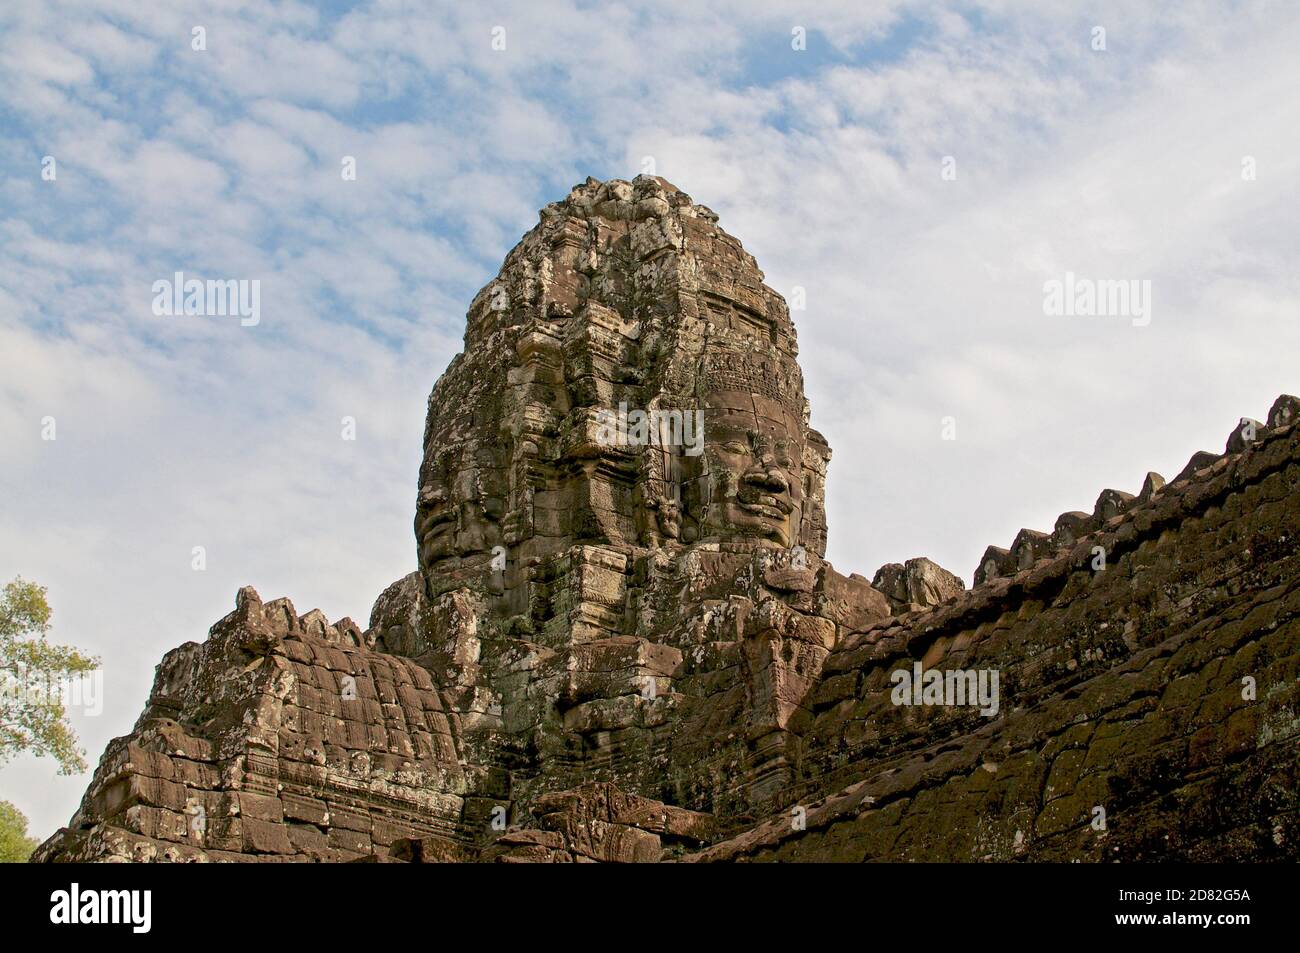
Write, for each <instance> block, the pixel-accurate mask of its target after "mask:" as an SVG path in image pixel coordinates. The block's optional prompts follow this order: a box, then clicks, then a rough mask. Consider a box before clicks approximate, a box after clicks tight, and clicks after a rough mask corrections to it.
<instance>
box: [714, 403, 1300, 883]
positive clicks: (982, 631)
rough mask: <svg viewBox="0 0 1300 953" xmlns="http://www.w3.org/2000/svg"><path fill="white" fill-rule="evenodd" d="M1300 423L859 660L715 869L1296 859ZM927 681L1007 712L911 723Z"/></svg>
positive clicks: (957, 712) (1213, 461) (1153, 495)
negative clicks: (945, 680)
mask: <svg viewBox="0 0 1300 953" xmlns="http://www.w3.org/2000/svg"><path fill="white" fill-rule="evenodd" d="M1294 406H1295V405H1294V404H1293V403H1291V402H1290V399H1283V400H1281V401H1279V404H1278V405H1277V406H1275V408H1274V411H1273V414H1272V415H1271V417H1270V421H1271V422H1272V423H1273V424H1275V425H1277V426H1275V427H1274V428H1273V429H1272V430H1265V429H1263V426H1262V425H1261V429H1260V432H1259V433H1258V436H1257V438H1256V440H1255V442H1253V443H1252V444H1250V445H1249V446H1248V447H1247V448H1245V449H1244V451H1243V452H1239V453H1236V454H1230V455H1226V456H1223V457H1222V458H1213V457H1210V456H1208V455H1207V456H1201V455H1198V457H1197V458H1194V461H1193V462H1194V463H1197V464H1200V465H1201V466H1200V467H1199V468H1191V470H1190V472H1187V473H1185V474H1184V475H1183V476H1181V477H1180V478H1179V479H1178V480H1176V481H1175V482H1174V483H1172V484H1171V485H1169V486H1166V487H1163V488H1162V489H1159V490H1155V491H1153V492H1150V493H1147V494H1144V495H1143V496H1144V498H1136V497H1130V498H1129V499H1128V500H1126V501H1124V503H1123V505H1122V506H1121V507H1120V509H1119V510H1118V511H1117V512H1115V513H1114V515H1112V516H1110V517H1109V518H1107V519H1106V520H1105V521H1104V522H1100V521H1099V522H1100V525H1099V526H1098V527H1097V528H1096V529H1094V530H1093V531H1092V532H1090V533H1088V534H1087V535H1084V536H1081V537H1079V538H1078V539H1076V540H1075V541H1074V542H1073V543H1072V544H1067V545H1062V546H1061V548H1060V549H1059V550H1056V551H1055V552H1047V553H1044V554H1043V555H1041V556H1040V557H1039V558H1038V559H1036V560H1034V561H1033V562H1031V563H1029V564H1028V565H1026V567H1025V568H1024V569H1022V570H1020V571H1019V572H1016V573H1015V574H1014V575H1006V576H998V577H994V578H991V579H989V580H988V581H987V582H985V583H984V584H983V585H981V586H978V587H977V588H976V589H974V590H973V591H971V592H969V593H966V594H964V595H962V596H959V597H958V598H956V599H954V600H952V601H950V602H948V603H946V604H945V605H942V606H940V607H938V608H934V609H930V610H927V611H923V612H919V613H911V614H909V615H905V616H902V617H894V618H890V619H887V620H882V621H880V622H878V623H876V624H875V625H873V626H872V627H870V628H868V629H866V630H865V631H863V632H861V633H859V634H856V635H854V636H852V637H850V638H849V639H847V640H845V641H844V642H843V643H842V644H840V645H839V646H838V647H837V648H836V650H835V651H834V652H833V653H832V654H831V656H830V658H828V659H827V661H826V664H825V665H824V667H823V672H822V675H823V677H822V680H821V683H820V684H819V685H818V687H817V688H816V689H815V690H814V691H813V693H812V696H811V700H810V701H809V703H808V705H807V708H808V710H809V714H808V715H807V716H805V717H804V718H803V719H802V720H801V722H800V723H799V724H797V725H795V726H794V727H795V729H796V731H798V732H799V733H800V735H801V737H802V740H803V747H804V757H803V759H802V761H801V762H800V764H799V766H798V774H799V780H798V781H797V782H796V783H795V784H793V785H792V786H791V787H790V788H789V789H788V790H787V791H786V792H785V794H784V796H783V799H782V801H783V803H782V805H781V809H780V810H779V811H778V812H777V813H775V814H774V815H773V816H771V817H770V818H769V819H768V820H767V821H765V822H764V823H763V824H760V825H758V826H756V827H755V828H754V829H752V830H749V831H746V832H744V833H742V834H739V835H737V836H735V837H732V838H730V839H728V840H726V841H725V842H723V843H720V844H717V845H715V846H713V847H711V848H710V849H708V850H706V851H704V852H703V853H702V854H701V855H699V858H698V859H701V860H737V859H753V860H849V861H861V860H870V859H877V860H879V859H888V860H928V861H935V860H957V861H971V860H1015V859H1028V860H1123V861H1134V860H1169V859H1180V860H1191V861H1198V860H1230V859H1242V860H1249V859H1258V860H1262V859H1269V858H1291V859H1294V858H1296V857H1298V856H1300V846H1298V845H1300V825H1298V824H1297V809H1298V808H1300V794H1298V793H1297V792H1300V783H1298V782H1300V777H1297V774H1298V773H1300V772H1298V771H1297V762H1298V759H1297V744H1298V743H1300V689H1298V687H1297V679H1298V678H1300V618H1298V616H1300V552H1298V549H1297V545H1296V541H1297V539H1298V538H1300V428H1296V427H1295V426H1290V425H1285V421H1286V420H1288V419H1290V418H1291V414H1290V413H1288V411H1289V410H1290V409H1293V408H1294ZM1234 433H1235V431H1234ZM1229 446H1232V444H1231V443H1230V445H1229ZM1094 547H1101V549H1102V551H1104V554H1105V564H1104V568H1094V566H1100V565H1101V563H1100V562H1099V560H1098V555H1100V553H1099V552H1098V551H1097V550H1096V549H1095V548H1094ZM916 662H920V663H921V664H922V666H923V667H924V668H925V669H936V670H945V671H946V670H971V669H975V670H978V669H986V670H996V671H998V672H999V673H1000V694H1001V699H1000V703H1001V706H1000V711H999V712H998V714H997V715H996V716H995V717H992V718H986V717H984V716H982V715H981V714H979V713H978V712H977V711H975V710H974V709H972V708H969V707H944V706H934V707H927V706H900V705H895V704H893V702H892V700H891V691H892V689H893V687H894V683H893V682H892V681H891V675H892V673H893V672H895V671H898V670H900V669H905V670H910V669H912V667H913V665H914V664H915V663H916ZM1099 809H1100V811H1099ZM1100 812H1104V818H1103V815H1102V814H1101V813H1100ZM1103 820H1104V829H1102V824H1103Z"/></svg>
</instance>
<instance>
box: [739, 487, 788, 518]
mask: <svg viewBox="0 0 1300 953" xmlns="http://www.w3.org/2000/svg"><path fill="white" fill-rule="evenodd" d="M736 502H737V503H739V504H740V505H741V506H743V507H745V508H747V509H753V510H754V511H755V512H758V511H760V510H770V511H774V512H775V513H776V514H777V516H776V518H777V519H781V518H784V517H786V516H788V515H789V514H790V513H791V512H792V511H793V510H794V504H793V503H791V502H790V501H789V500H788V499H787V498H786V496H785V494H780V495H777V494H774V493H761V492H757V491H755V490H754V489H753V488H751V487H742V488H741V490H740V492H739V493H737V494H736Z"/></svg>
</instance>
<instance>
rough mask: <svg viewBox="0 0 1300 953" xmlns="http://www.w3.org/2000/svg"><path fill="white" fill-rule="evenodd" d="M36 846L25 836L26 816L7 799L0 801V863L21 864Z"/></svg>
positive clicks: (33, 840) (32, 840) (33, 839)
mask: <svg viewBox="0 0 1300 953" xmlns="http://www.w3.org/2000/svg"><path fill="white" fill-rule="evenodd" d="M36 847H37V841H36V838H34V837H28V836H27V818H26V817H24V816H23V812H22V811H20V810H18V808H16V807H14V806H13V805H12V804H10V803H9V802H8V801H0V864H23V863H26V862H27V858H29V857H31V856H32V851H34V850H35V849H36Z"/></svg>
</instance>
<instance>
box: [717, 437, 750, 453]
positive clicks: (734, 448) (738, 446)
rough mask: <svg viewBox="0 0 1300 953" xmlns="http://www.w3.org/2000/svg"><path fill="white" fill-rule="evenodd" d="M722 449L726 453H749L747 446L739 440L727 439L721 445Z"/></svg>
mask: <svg viewBox="0 0 1300 953" xmlns="http://www.w3.org/2000/svg"><path fill="white" fill-rule="evenodd" d="M722 449H723V450H725V451H727V453H749V447H747V446H745V445H744V444H743V443H741V442H740V441H739V440H728V441H727V442H726V443H724V444H723V445H722Z"/></svg>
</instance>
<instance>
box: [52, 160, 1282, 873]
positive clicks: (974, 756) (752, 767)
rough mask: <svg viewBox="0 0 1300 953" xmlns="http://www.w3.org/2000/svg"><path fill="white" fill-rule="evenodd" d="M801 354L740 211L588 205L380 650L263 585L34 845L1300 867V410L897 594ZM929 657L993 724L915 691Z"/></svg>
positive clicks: (679, 201) (538, 283)
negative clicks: (838, 496) (818, 417)
mask: <svg viewBox="0 0 1300 953" xmlns="http://www.w3.org/2000/svg"><path fill="white" fill-rule="evenodd" d="M797 353H798V351H797V346H796V343H795V329H794V327H793V324H792V323H791V321H790V316H789V312H788V310H787V308H786V305H785V302H784V301H783V300H782V299H781V297H780V296H779V295H777V294H776V293H775V292H773V291H772V290H771V289H770V288H768V287H767V286H766V285H764V284H763V276H762V273H761V272H760V271H759V270H758V267H757V265H756V263H755V261H754V259H753V258H752V257H751V256H750V255H749V254H747V253H746V252H745V251H744V249H743V248H742V247H741V245H740V243H739V242H738V241H736V240H735V239H734V238H732V237H731V236H729V235H728V234H726V232H724V231H723V230H722V229H720V228H719V227H718V226H717V217H716V216H715V215H714V214H713V213H712V212H711V211H709V210H708V209H707V208H705V207H704V206H701V205H698V204H695V203H694V202H693V201H692V200H691V199H690V197H689V196H687V195H686V194H685V193H683V192H681V191H680V190H678V189H677V188H675V187H674V186H672V185H670V184H669V183H667V182H665V181H664V180H662V179H659V178H655V177H650V176H640V177H638V178H637V179H636V180H634V181H633V182H623V181H619V180H611V181H609V182H604V183H602V182H597V181H595V180H592V179H588V180H587V182H585V183H584V184H582V185H579V186H577V187H575V188H574V190H573V191H572V192H571V193H570V195H569V196H568V198H567V199H565V201H563V202H560V203H555V204H552V205H548V206H547V207H546V208H545V209H543V210H542V213H541V220H540V222H539V224H538V225H537V226H536V227H535V228H534V229H533V230H532V231H530V232H529V233H528V234H527V235H525V236H524V238H523V239H522V240H521V242H520V243H519V244H518V245H517V246H516V247H515V248H514V249H513V250H512V251H511V252H510V254H509V255H508V256H507V258H506V261H505V264H504V265H503V266H502V269H501V272H500V273H499V274H498V276H497V277H496V278H495V279H494V280H493V281H492V282H491V283H489V284H488V286H487V287H485V288H484V289H483V291H481V292H480V293H479V295H478V296H477V297H476V298H475V300H474V302H473V303H472V305H471V306H470V310H469V314H468V319H467V327H466V334H465V350H464V352H463V353H462V354H460V355H458V356H457V357H456V358H455V359H454V360H453V361H452V362H451V364H450V366H449V367H448V368H447V370H446V372H445V373H444V374H443V376H442V378H441V379H440V380H439V381H438V383H437V385H436V386H435V387H434V390H433V393H432V395H431V396H430V400H429V408H428V417H427V421H426V426H425V435H424V459H423V462H422V464H421V467H420V473H419V481H418V489H417V494H416V501H415V502H416V516H415V536H416V542H417V565H418V568H417V570H416V571H414V572H412V573H411V574H409V575H408V576H406V577H404V578H402V579H400V580H398V581H396V582H394V583H393V584H392V585H391V586H389V587H388V588H387V589H386V590H385V591H384V592H383V593H382V594H381V595H380V596H379V598H378V599H377V600H376V602H375V605H374V608H373V610H372V612H371V617H370V620H369V625H368V628H367V629H366V630H365V631H362V630H361V629H360V628H359V627H358V626H356V625H355V624H353V623H352V622H351V621H350V620H346V619H345V620H341V621H339V622H336V623H333V624H330V623H329V622H328V621H327V620H326V619H325V618H324V617H323V616H322V615H321V614H320V613H319V612H318V611H312V612H309V613H307V614H306V615H303V616H298V615H297V614H296V611H295V610H294V608H293V606H292V605H291V604H290V603H289V602H288V600H284V599H278V600H275V601H272V602H266V603H264V602H263V601H262V600H261V598H260V597H259V596H258V594H257V593H256V592H255V591H253V590H252V589H251V588H245V589H243V590H241V591H240V593H239V594H238V597H237V605H236V609H235V611H234V612H232V613H231V614H230V615H229V616H227V617H226V618H225V619H222V620H221V621H220V622H218V623H217V624H216V625H214V626H213V628H212V630H211V632H210V634H209V637H208V639H207V640H206V641H205V642H204V643H202V644H196V643H188V644H186V645H184V646H182V647H180V648H179V649H176V650H174V651H172V652H170V653H168V655H167V656H166V657H165V658H164V660H163V662H162V664H160V665H159V667H158V672H157V676H156V678H155V683H154V688H153V691H152V693H151V695H150V698H149V701H148V703H147V705H146V708H145V711H144V713H143V714H142V715H141V717H140V719H139V721H138V722H137V724H136V726H135V728H134V730H133V731H132V733H131V734H130V735H128V736H126V737H124V738H119V739H116V740H115V741H114V742H112V743H111V744H110V745H109V747H108V750H107V751H106V752H105V754H104V756H103V758H102V760H101V762H100V764H99V767H98V769H97V770H96V772H95V775H94V778H93V780H92V782H91V784H90V787H89V789H88V791H87V793H86V796H85V798H84V800H83V802H82V804H81V807H80V808H79V810H78V811H77V814H76V815H75V816H74V817H73V818H72V820H71V821H70V823H69V825H68V827H66V828H64V829H62V830H60V831H59V832H58V833H56V834H55V835H54V836H53V837H51V838H50V839H49V840H48V841H47V842H46V843H45V844H43V845H42V846H41V848H40V849H39V850H38V852H37V854H36V858H35V859H37V860H44V861H55V860H122V861H153V860H175V861H344V860H371V861H376V860H378V861H385V862H388V861H392V862H408V863H417V862H419V863H427V862H459V861H476V860H477V861H498V862H577V863H581V862H652V861H662V860H672V859H685V860H765V859H792V860H866V859H877V860H901V859H909V860H910V859H927V860H942V859H952V860H1010V859H1020V858H1030V859H1075V858H1078V859H1085V860H1102V859H1166V858H1185V859H1196V860H1200V859H1210V860H1213V859H1229V858H1254V859H1268V858H1295V857H1296V856H1297V854H1298V852H1297V847H1296V844H1297V838H1300V831H1297V830H1296V826H1297V825H1296V810H1297V795H1296V790H1297V784H1296V781H1297V778H1296V756H1295V752H1296V744H1297V740H1300V717H1298V716H1297V710H1296V709H1297V688H1296V685H1297V675H1298V674H1300V672H1298V666H1300V622H1298V621H1297V618H1296V615H1297V610H1298V609H1300V571H1298V566H1300V557H1297V555H1296V546H1295V539H1296V537H1297V532H1300V527H1298V526H1297V521H1298V518H1300V505H1298V504H1297V499H1300V497H1298V496H1297V492H1296V491H1297V485H1298V484H1300V447H1298V446H1297V432H1296V428H1295V427H1294V422H1295V417H1296V415H1297V410H1298V409H1300V402H1297V401H1296V400H1295V399H1294V398H1289V397H1283V398H1279V400H1278V402H1277V403H1276V404H1275V405H1274V407H1273V408H1272V409H1271V410H1270V412H1269V414H1268V416H1267V423H1260V422H1259V421H1254V420H1251V419H1249V418H1242V420H1241V422H1240V424H1239V426H1238V427H1237V428H1236V429H1234V430H1233V432H1232V433H1231V434H1230V435H1229V439H1228V444H1227V453H1226V454H1225V455H1224V456H1222V457H1219V456H1213V455H1210V454H1204V453H1200V454H1197V455H1196V456H1194V457H1193V458H1192V461H1191V462H1190V463H1189V464H1188V467H1187V468H1186V469H1185V470H1184V471H1183V472H1182V473H1181V474H1180V475H1179V476H1178V478H1176V479H1175V480H1174V481H1172V482H1171V483H1169V484H1167V485H1166V484H1165V482H1164V480H1163V478H1161V477H1160V476H1159V475H1158V474H1148V475H1147V478H1146V481H1145V482H1144V485H1143V487H1142V488H1141V493H1140V494H1139V495H1136V496H1135V495H1133V494H1131V493H1126V492H1122V491H1118V490H1109V489H1108V490H1105V491H1103V493H1102V494H1101V496H1100V497H1099V498H1098V500H1097V501H1096V504H1095V506H1094V507H1093V510H1092V512H1091V513H1088V512H1083V511H1073V512H1070V513H1066V514H1064V515H1063V516H1062V517H1061V518H1060V519H1059V520H1057V523H1056V526H1055V528H1054V529H1053V531H1052V532H1050V533H1048V532H1042V531H1037V530H1031V529H1025V530H1022V531H1021V532H1020V533H1019V534H1018V535H1017V537H1016V539H1015V540H1014V541H1012V543H1011V546H1010V548H1008V549H1002V548H1000V547H996V546H991V547H989V549H988V551H987V552H986V553H985V555H984V558H983V559H981V561H980V566H979V567H978V568H977V570H976V572H975V577H974V578H975V588H973V589H971V590H966V589H965V587H964V584H963V583H962V581H961V580H960V579H958V578H957V577H956V576H953V575H952V574H951V573H948V572H947V571H945V570H943V569H942V568H940V567H938V566H937V565H935V564H934V563H933V562H931V561H930V560H928V559H924V558H921V559H911V560H908V561H907V562H906V563H891V564H888V565H886V566H884V567H881V569H880V570H879V571H878V572H877V573H876V575H875V578H874V583H869V582H867V580H866V579H864V578H862V577H861V576H857V575H848V576H845V575H842V574H840V573H838V572H836V571H835V570H834V568H832V567H831V565H830V564H829V563H827V562H826V561H825V560H824V554H825V548H826V534H827V526H826V517H825V507H824V488H825V480H826V475H827V466H828V462H829V459H830V449H829V447H828V446H827V445H826V442H825V440H824V439H823V438H822V437H821V435H820V434H818V433H817V432H816V431H815V430H813V429H811V428H810V427H809V425H808V413H809V412H808V406H807V401H806V400H805V398H804V393H803V382H802V376H801V372H800V369H799V365H798V362H797ZM1099 553H1100V556H1099V555H1098V554H1099ZM1099 567H1100V568H1099ZM918 664H919V665H920V666H921V670H922V671H934V670H940V671H946V672H954V671H968V670H969V671H984V672H996V673H997V675H998V678H999V681H998V691H999V695H998V704H997V706H996V707H997V711H996V713H995V714H993V715H991V716H985V715H982V714H980V712H979V710H978V708H977V707H974V706H972V705H963V704H956V705H953V704H947V705H943V704H940V705H926V704H922V705H901V704H897V703H896V700H897V699H896V698H895V697H894V692H893V691H892V690H893V688H894V684H895V678H896V675H897V674H898V673H903V672H911V671H913V670H914V666H916V665H918ZM1243 679H1246V680H1249V681H1250V683H1251V685H1252V686H1253V687H1252V688H1251V691H1250V692H1249V693H1248V692H1246V690H1245V686H1246V683H1245V682H1243ZM1247 694H1249V695H1250V697H1249V698H1248V697H1246V696H1247ZM919 697H920V696H918V698H919ZM1098 808H1101V809H1102V811H1103V813H1104V817H1105V825H1104V828H1099V827H1098V826H1097V825H1096V817H1097V809H1098Z"/></svg>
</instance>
